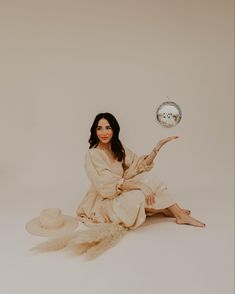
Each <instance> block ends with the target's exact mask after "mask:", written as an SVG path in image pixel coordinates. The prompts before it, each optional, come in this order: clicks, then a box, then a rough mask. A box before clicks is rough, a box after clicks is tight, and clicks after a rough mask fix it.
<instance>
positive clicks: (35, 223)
mask: <svg viewBox="0 0 235 294" xmlns="http://www.w3.org/2000/svg"><path fill="white" fill-rule="evenodd" d="M63 217H64V224H63V226H61V227H60V228H57V229H46V228H42V227H41V226H40V221H39V217H37V218H34V219H32V220H31V221H29V222H28V223H27V224H26V225H25V229H26V231H27V232H29V233H30V234H33V235H37V236H45V237H55V236H59V235H62V234H64V233H68V232H72V231H74V230H75V229H76V228H77V226H78V221H77V220H76V219H75V218H74V217H72V216H69V215H63Z"/></svg>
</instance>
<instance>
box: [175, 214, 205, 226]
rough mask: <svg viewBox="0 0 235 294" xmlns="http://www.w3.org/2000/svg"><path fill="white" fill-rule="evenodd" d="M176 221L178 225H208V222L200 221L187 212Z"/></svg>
mask: <svg viewBox="0 0 235 294" xmlns="http://www.w3.org/2000/svg"><path fill="white" fill-rule="evenodd" d="M175 222H176V223H177V224H178V225H182V224H185V225H192V226H196V227H205V226H206V224H204V223H202V222H200V221H199V220H196V219H195V218H193V217H191V216H189V215H187V214H184V215H181V216H179V217H177V218H176V221H175Z"/></svg>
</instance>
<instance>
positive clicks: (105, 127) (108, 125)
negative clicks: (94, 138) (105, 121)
mask: <svg viewBox="0 0 235 294" xmlns="http://www.w3.org/2000/svg"><path fill="white" fill-rule="evenodd" d="M107 127H111V126H110V125H107V126H104V128H107ZM97 128H102V126H97Z"/></svg>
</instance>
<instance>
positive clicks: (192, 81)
mask: <svg viewBox="0 0 235 294" xmlns="http://www.w3.org/2000/svg"><path fill="white" fill-rule="evenodd" d="M0 5H1V8H0V34H1V55H0V64H1V73H0V76H1V87H0V101H1V106H0V122H1V123H0V132H1V134H0V135H1V145H0V146H1V153H0V183H1V188H0V189H1V190H0V192H1V195H0V201H1V208H0V209H1V216H2V223H1V224H0V226H1V225H2V230H3V232H5V231H6V232H7V231H8V229H7V226H6V224H8V225H9V224H10V223H11V225H12V227H11V229H12V230H14V229H16V227H15V225H19V222H20V225H21V227H20V226H19V227H18V229H17V230H18V234H19V238H20V237H22V236H21V234H20V232H21V231H20V230H21V229H22V227H23V225H24V223H25V222H26V221H27V220H28V219H30V218H32V217H34V216H37V215H38V214H39V212H40V210H41V209H42V208H45V207H50V206H52V207H55V206H58V207H61V208H62V209H64V210H65V211H66V212H67V213H71V214H73V213H74V211H75V209H76V206H77V205H78V203H79V201H80V200H81V199H82V197H83V196H84V193H85V192H86V190H87V188H88V185H89V181H88V179H87V177H86V175H85V172H84V169H83V161H84V153H85V151H86V149H87V148H88V142H87V140H88V138H89V129H90V126H91V123H92V121H93V119H94V116H95V115H96V114H97V113H99V112H106V111H108V112H111V113H113V114H114V115H115V116H116V118H117V119H118V121H119V123H120V126H121V135H120V137H121V140H122V141H123V143H124V144H125V145H127V146H129V148H131V149H132V150H133V151H135V152H136V153H138V154H142V153H147V152H149V151H150V150H151V148H152V147H153V146H154V145H155V144H156V143H157V142H158V140H160V139H162V138H164V137H167V136H169V135H178V136H179V139H178V140H177V141H174V142H172V143H169V144H168V145H166V146H164V148H163V149H162V151H161V153H160V154H159V156H158V158H157V160H156V168H155V172H156V173H158V175H159V176H160V177H161V178H162V179H163V180H165V181H166V182H167V184H168V186H169V188H170V189H171V190H172V193H173V194H174V195H175V197H176V199H178V201H179V203H182V205H184V206H190V205H192V204H193V205H194V210H195V209H197V213H196V214H197V215H198V216H201V218H202V220H205V222H206V223H208V222H209V219H210V218H209V217H208V212H209V211H210V212H211V213H214V215H213V217H214V220H215V222H214V223H213V222H212V223H213V225H214V227H213V228H214V231H213V232H214V233H215V235H213V236H216V235H217V236H218V235H219V236H220V237H219V239H221V238H225V239H226V238H227V239H226V242H225V243H224V244H227V245H221V246H220V247H219V248H220V250H221V253H218V251H216V252H215V256H214V257H215V258H218V255H219V256H220V257H221V260H220V261H221V262H222V263H223V260H224V259H223V258H222V255H223V253H222V252H227V254H228V256H227V259H226V260H227V263H226V262H225V265H224V267H225V269H224V270H223V273H224V275H225V273H226V275H225V276H224V277H222V278H221V273H220V272H217V274H215V275H214V276H213V275H212V276H211V280H210V279H209V280H210V281H211V284H210V283H209V285H210V286H207V287H206V286H205V285H204V282H203V281H204V280H200V279H199V280H200V281H201V284H200V282H199V285H201V288H200V287H199V288H197V287H196V285H198V284H197V283H196V281H194V280H192V281H191V280H190V279H188V283H189V285H194V286H193V289H194V290H195V293H200V294H201V293H207V294H210V293H222V291H223V293H227V294H231V293H232V274H233V270H232V269H233V264H232V263H231V259H232V245H233V237H232V234H231V230H232V228H233V225H232V223H233V181H234V153H233V150H234V100H233V97H234V55H233V51H234V35H233V32H234V29H233V21H234V10H233V7H234V4H233V1H231V0H198V1H192V0H191V1H190V0H189V1H186V0H169V1H164V0H155V1H153V0H146V1H137V0H135V1H134V0H133V1H130V0H126V1H124V0H121V1H120V0H119V1H113V0H110V1H108V0H106V1H104V0H97V1H95V0H93V1H90V0H88V1H85V0H84V1H81V0H77V1H72V0H67V1H65V0H60V1H52V0H47V1H44V0H43V1H23V0H19V1H7V0H5V1H3V0H1V1H0ZM166 96H169V97H170V98H172V99H173V100H174V101H175V102H176V103H178V104H179V105H180V107H181V109H182V112H183V118H182V121H181V122H180V124H179V125H178V126H177V127H175V128H172V129H164V128H162V127H160V126H159V125H158V124H157V122H156V119H155V112H156V109H157V107H158V106H159V104H160V103H161V102H163V101H165V100H166ZM223 205H224V206H223ZM191 209H192V210H193V207H192V206H191ZM221 217H222V218H223V224H224V227H227V235H226V237H225V236H224V235H223V233H222V232H223V230H222V227H220V225H219V224H220V222H219V218H221ZM9 219H10V220H11V221H9ZM171 225H172V224H171ZM218 227H219V228H221V232H220V233H221V234H222V235H220V233H219V232H216V230H217V229H218ZM184 229H185V227H184ZM174 230H175V227H172V231H174ZM182 231H183V229H182ZM192 232H194V231H193V230H192ZM204 232H205V231H204ZM21 233H22V232H21ZM142 233H143V232H142ZM192 234H193V233H192ZM205 234H206V233H205ZM27 237H28V236H27ZM30 237H31V238H32V239H30V238H29V237H28V239H27V242H25V244H24V246H25V247H24V250H25V255H26V256H27V258H30V260H31V255H30V254H29V253H28V251H27V250H28V248H29V247H30V245H29V240H30V241H31V240H34V241H35V239H33V238H34V237H32V236H30ZM24 238H25V239H26V235H25V236H24ZM13 239H14V238H13V237H12V240H13ZM137 239H138V238H137ZM209 240H212V239H209ZM216 240H217V239H215V240H213V241H211V244H210V246H212V247H213V244H214V243H215V242H216ZM5 246H6V247H5V248H8V249H9V244H8V243H7V242H6V243H5ZM125 246H127V244H124V245H123V248H122V249H121V250H125V249H124V248H125ZM143 246H144V245H143ZM226 246H228V247H226ZM13 248H15V247H14V246H13V247H12V249H13ZM195 249H196V248H195ZM208 250H210V248H208ZM219 252H220V251H219ZM9 254H10V252H9ZM221 254H222V255H221ZM19 255H21V254H20V252H19ZM4 256H5V257H6V255H4ZM111 256H112V254H111V255H110V256H109V258H110V259H112V257H111ZM126 258H128V257H126ZM211 259H212V260H213V261H214V259H213V258H212V257H211ZM16 260H17V259H16ZM134 260H135V259H134ZM220 261H218V267H220V268H221V271H222V268H223V266H221V264H220ZM21 262H22V260H19V264H20V263H21ZM31 262H32V265H33V264H34V262H33V259H32V261H31ZM60 262H61V260H60ZM107 262H109V263H107V264H110V260H109V261H107ZM175 262H176V263H177V262H179V261H175ZM214 262H215V261H214ZM12 263H13V264H14V261H12ZM169 263H171V261H169V262H168V264H169ZM6 264H8V265H9V259H8V261H6ZM101 264H102V263H101ZM148 264H149V263H148ZM208 264H209V263H208ZM216 264H217V263H215V265H216ZM99 266H101V265H99ZM146 266H148V265H146ZM211 266H212V265H211ZM212 267H213V266H212ZM150 268H153V269H154V268H155V267H154V263H153V264H152V265H151V266H150ZM213 268H214V267H213ZM106 269H107V268H106ZM210 269H211V268H210V266H209V265H208V272H207V273H206V275H208V273H210ZM101 271H102V269H101ZM30 272H31V270H30ZM108 272H109V271H108ZM182 272H184V270H183V269H182ZM186 272H187V270H186ZM197 272H198V271H197ZM18 273H19V272H18ZM57 274H58V275H59V276H60V274H61V275H63V274H64V273H63V274H62V272H60V273H57ZM80 274H81V276H82V273H80ZM132 274H133V273H132ZM84 275H85V273H84ZM17 276H18V274H17V272H16V273H15V277H17ZM65 276H66V273H65ZM140 276H142V275H141V274H140ZM147 276H148V275H147ZM94 277H95V272H94V273H93V278H94ZM164 277H165V279H166V281H167V274H166V275H165V276H164ZM169 277H170V279H176V281H177V277H174V278H173V272H172V275H171V273H170V274H169ZM219 277H220V279H221V281H220V284H219V285H216V283H214V282H212V281H213V280H214V278H215V279H217V278H218V279H219ZM132 278H133V276H132ZM9 279H10V278H9V277H8V276H7V277H6V279H5V281H8V280H9ZM133 279H134V278H133ZM155 279H156V280H158V276H157V275H156V277H155ZM178 279H179V277H178ZM134 280H135V279H134ZM163 280H164V279H163ZM35 281H37V280H35ZM35 281H34V282H35ZM83 281H84V280H83ZM102 281H103V280H102ZM178 281H179V280H178ZM189 281H190V282H189ZM67 282H68V281H67ZM80 282H81V281H80ZM47 283H49V289H51V290H52V289H53V291H54V292H55V288H53V286H52V285H51V284H50V281H47ZM65 283H66V282H65ZM97 283H98V286H97V287H98V288H97V289H98V291H100V292H98V293H108V292H110V291H111V290H110V288H109V287H108V288H106V290H107V292H105V287H104V285H105V281H104V282H97ZM205 283H206V281H205ZM20 285H21V287H22V288H18V289H21V291H22V293H23V292H24V293H26V292H27V291H28V292H27V293H31V292H30V291H31V290H32V289H31V288H30V287H29V288H27V289H28V290H26V292H25V291H24V290H23V289H24V287H25V284H24V283H23V284H20ZM72 285H76V282H74V284H73V283H72ZM82 285H83V284H82ZM84 285H85V282H84ZM128 285H129V286H128V287H129V288H128V287H127V288H126V293H128V294H130V293H144V292H142V291H144V290H143V289H148V287H149V290H153V289H155V286H154V285H153V284H152V278H151V282H150V280H148V279H147V278H146V277H145V279H144V281H142V282H141V283H140V284H139V286H138V287H136V288H135V287H134V286H133V284H128ZM141 285H142V286H143V285H144V286H143V288H141ZM164 285H165V284H164V283H163V284H161V283H160V284H159V288H158V289H164ZM184 285H186V284H185V283H184V282H183V281H182V285H180V287H179V289H182V288H184ZM225 285H227V287H228V289H227V290H228V291H225V289H224V286H225ZM178 286H179V285H178ZM181 286H182V287H181ZM2 287H3V289H4V290H5V292H4V293H6V294H8V293H15V292H14V285H12V284H11V283H7V282H6V284H3V286H2ZM4 287H5V288H4ZM17 287H18V286H17ZM40 287H41V288H40ZM50 287H51V288H50ZM72 287H73V286H72ZM84 287H85V286H84ZM93 287H94V285H93ZM110 287H111V286H110ZM146 287H147V288H146ZM168 287H170V288H169V293H170V291H173V290H174V289H175V288H174V286H173V284H172V288H171V286H170V285H168ZM32 288H33V286H32ZM0 289H1V286H0ZM37 289H38V292H35V290H34V293H41V292H40V291H41V290H42V291H45V289H44V288H42V286H39V285H38V287H37ZM61 289H63V287H62V288H61V287H58V289H57V288H56V290H57V291H60V290H61ZM118 289H119V291H121V290H122V291H123V292H122V293H125V290H123V289H121V288H118ZM141 289H142V290H141ZM61 291H62V290H61ZM89 291H92V285H91V286H90V288H89V287H88V290H87V292H84V289H83V293H91V292H89ZM113 291H114V290H113ZM138 291H140V292H138ZM216 291H218V292H216ZM44 293H47V292H44ZM112 293H116V292H115V291H114V292H112ZM117 293H120V292H117ZM164 293H168V292H164ZM177 293H180V292H177ZM181 293H182V292H181ZM183 293H188V291H187V292H183ZM191 293H192V292H191ZM193 293H194V292H193Z"/></svg>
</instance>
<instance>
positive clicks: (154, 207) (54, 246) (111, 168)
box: [32, 113, 205, 259]
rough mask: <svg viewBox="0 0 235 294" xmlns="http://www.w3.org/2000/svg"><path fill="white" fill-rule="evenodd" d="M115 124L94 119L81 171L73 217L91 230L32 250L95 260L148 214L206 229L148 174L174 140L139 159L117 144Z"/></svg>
mask: <svg viewBox="0 0 235 294" xmlns="http://www.w3.org/2000/svg"><path fill="white" fill-rule="evenodd" d="M119 131H120V128H119V124H118V122H117V120H116V119H115V117H114V116H113V115H112V114H110V113H100V114H98V115H97V116H96V118H95V120H94V122H93V124H92V127H91V135H90V139H89V143H90V148H89V150H88V151H87V154H86V161H85V168H86V171H87V174H88V177H89V178H90V180H91V187H90V189H89V191H88V192H87V194H86V195H85V197H84V198H83V200H82V201H81V203H80V205H79V206H78V208H77V218H78V220H79V221H82V222H83V223H84V224H86V225H87V226H88V227H89V228H87V229H85V230H82V231H77V232H73V233H69V232H68V233H66V234H65V235H63V236H61V237H59V238H55V239H52V240H51V239H49V240H48V241H46V242H43V243H41V244H39V245H37V246H35V247H33V248H32V249H35V250H39V251H51V250H59V249H62V248H65V247H68V248H70V249H72V250H73V251H75V253H76V254H78V255H82V254H84V253H86V257H87V258H88V259H94V258H96V257H97V256H99V255H100V254H102V253H103V252H105V251H106V250H107V249H109V248H110V247H112V246H114V245H115V244H116V243H117V242H118V241H119V240H120V239H121V238H122V237H123V236H124V235H125V234H126V233H127V232H128V230H130V229H136V228H138V227H139V226H141V225H142V224H143V223H144V221H145V219H146V216H147V215H152V214H155V213H159V212H160V213H163V214H164V215H166V216H169V217H175V218H176V223H177V224H188V225H193V226H197V227H204V226H205V224H203V223H202V222H200V221H199V220H196V219H194V218H192V217H191V216H190V215H189V214H190V211H189V210H186V209H181V208H180V206H179V205H178V204H177V203H176V202H175V201H173V200H172V199H171V197H170V195H169V193H168V191H167V187H166V186H165V185H164V183H162V182H161V181H160V180H159V179H157V178H156V177H152V176H151V174H150V173H149V171H150V170H151V169H152V168H153V160H154V159H155V157H156V155H157V153H158V152H159V150H160V148H161V147H162V146H163V145H164V144H166V143H167V142H170V141H172V140H174V139H176V138H178V137H177V136H173V137H169V138H167V139H164V140H161V141H160V142H159V143H158V144H157V145H156V146H155V147H154V148H153V150H152V151H151V152H150V154H149V155H142V156H137V155H136V154H135V153H133V152H132V151H131V150H129V149H128V148H126V147H124V146H123V145H122V143H121V142H120V140H119V138H118V136H119Z"/></svg>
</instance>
